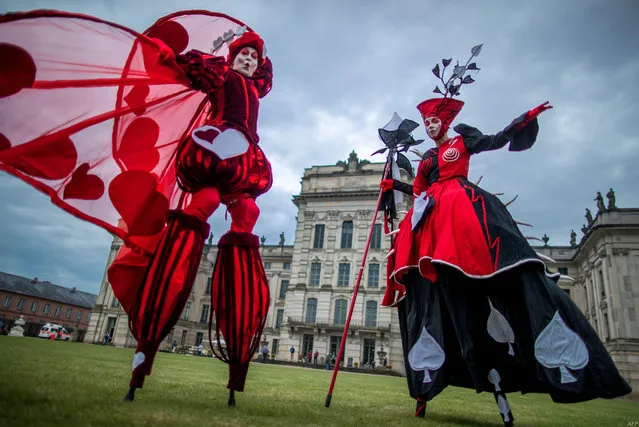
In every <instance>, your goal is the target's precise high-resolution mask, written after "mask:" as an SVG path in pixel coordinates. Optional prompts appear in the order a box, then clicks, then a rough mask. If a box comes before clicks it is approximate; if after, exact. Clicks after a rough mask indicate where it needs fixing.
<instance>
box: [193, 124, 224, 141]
mask: <svg viewBox="0 0 639 427" xmlns="http://www.w3.org/2000/svg"><path fill="white" fill-rule="evenodd" d="M219 134H220V131H219V129H215V128H213V127H212V126H208V127H207V128H206V129H196V130H194V131H193V136H194V137H196V138H199V139H201V140H202V141H206V142H208V143H209V144H213V140H214V139H215V138H217V136H218V135H219Z"/></svg>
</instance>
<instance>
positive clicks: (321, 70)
mask: <svg viewBox="0 0 639 427" xmlns="http://www.w3.org/2000/svg"><path fill="white" fill-rule="evenodd" d="M150 5H152V6H150ZM37 8H46V9H58V10H66V11H72V12H79V13H86V14H91V15H95V16H98V17H100V18H103V19H106V20H110V21H114V22H117V23H120V24H123V25H126V26H128V27H130V28H133V29H134V30H137V31H144V30H145V29H146V28H147V27H148V26H150V25H151V24H152V23H153V22H155V20H157V19H158V18H159V17H161V16H163V15H165V14H168V13H171V12H174V11H177V10H180V9H210V10H215V11H218V12H223V13H226V14H229V15H231V16H233V17H236V18H238V19H240V20H242V21H244V22H245V23H247V24H248V25H250V26H251V27H252V28H254V29H255V30H256V31H258V32H259V33H260V34H261V35H262V36H263V38H264V39H265V41H266V43H267V46H268V52H269V55H270V57H271V59H272V61H273V63H274V67H275V80H274V89H273V91H272V92H271V94H270V95H269V96H268V97H267V98H265V99H264V100H263V102H262V107H261V110H260V122H259V131H260V135H261V144H262V147H263V149H264V150H265V152H266V154H267V156H268V157H269V158H270V160H271V162H272V163H273V167H274V174H275V183H274V186H273V189H272V190H271V191H270V192H269V193H267V194H266V195H264V196H262V197H261V198H260V199H259V200H258V204H259V205H260V208H261V210H262V216H261V218H260V221H259V222H258V224H257V227H256V233H257V234H259V235H266V236H267V238H268V239H267V244H268V243H271V244H275V243H277V241H278V240H279V239H278V235H279V233H280V232H282V231H284V232H285V234H286V236H287V243H290V242H292V241H293V233H294V230H295V216H296V213H297V212H296V208H295V206H294V205H293V204H292V202H291V197H292V196H293V195H294V194H297V193H298V192H299V190H300V184H299V182H300V178H301V176H302V174H303V171H304V168H307V167H310V166H311V165H318V164H335V163H336V162H337V161H339V160H345V159H346V158H347V157H348V154H349V152H350V151H352V150H355V151H356V152H357V153H358V154H359V156H360V158H367V159H370V160H373V161H376V159H373V158H371V157H370V153H372V152H373V151H375V150H376V149H377V148H378V146H379V141H378V140H377V128H378V127H380V126H382V125H383V124H384V123H385V122H386V121H387V120H388V119H389V118H390V117H391V115H392V113H393V112H394V111H397V112H398V113H399V114H400V115H401V116H402V117H407V118H412V119H414V120H416V121H419V114H418V112H417V110H416V109H415V106H416V105H417V104H418V103H419V102H420V101H422V100H424V99H426V98H429V97H431V95H432V93H431V91H432V89H433V87H434V85H435V83H436V82H435V78H434V76H433V75H432V73H431V72H430V70H431V68H432V67H433V66H434V65H435V63H436V62H437V61H440V60H441V58H443V57H447V58H448V57H453V58H457V59H459V60H465V59H466V58H467V56H468V54H469V50H470V47H472V46H473V45H475V44H478V43H483V44H484V47H483V50H482V52H481V54H480V56H479V58H477V59H478V61H477V63H478V66H479V67H480V68H481V69H482V70H481V71H480V72H479V73H478V74H477V75H476V76H475V79H476V81H477V82H476V83H474V84H472V85H469V86H467V87H464V88H463V89H462V94H461V99H463V100H464V101H465V102H466V106H465V108H464V110H463V111H462V112H461V113H460V115H459V116H458V118H457V122H464V123H467V124H470V125H473V126H476V127H478V128H479V129H481V130H482V131H483V132H484V133H492V132H496V131H499V130H501V129H502V128H503V127H504V126H505V125H507V124H508V123H509V122H510V121H511V120H512V119H513V118H514V117H516V116H518V115H519V114H521V113H522V112H524V111H526V110H528V109H529V108H532V107H534V106H536V105H537V104H539V103H541V102H543V101H546V100H549V101H551V103H552V104H553V105H554V107H555V108H554V109H553V110H550V111H548V112H546V113H544V114H543V115H542V116H541V118H540V127H541V129H540V133H539V138H538V141H537V144H536V145H535V146H534V147H533V148H532V149H531V150H529V151H526V152H523V153H510V152H508V151H507V150H502V151H499V152H491V153H484V154H481V155H479V156H476V157H474V158H473V162H472V163H471V172H470V176H471V178H472V179H476V178H478V177H479V176H480V175H483V176H484V179H483V181H482V187H484V188H486V189H488V190H491V191H494V192H504V193H506V196H504V197H508V196H512V195H514V194H517V193H518V194H519V199H518V201H517V202H516V203H515V204H514V205H512V206H511V207H512V209H511V212H513V215H514V217H515V218H517V219H521V220H524V221H526V222H530V223H533V224H534V225H535V230H534V233H536V235H539V236H540V235H542V234H543V233H546V234H548V236H550V238H551V241H550V243H551V244H555V245H566V244H568V242H569V233H570V230H571V229H574V230H575V231H577V232H578V233H579V229H580V227H581V225H582V224H583V223H584V222H585V220H584V216H583V215H584V208H586V207H590V208H591V209H592V210H593V211H595V209H594V201H593V198H594V196H595V193H596V191H601V192H602V193H603V194H605V193H606V192H607V191H608V189H609V188H610V187H614V189H615V191H616V193H617V204H618V206H620V207H639V189H637V183H638V182H639V138H638V137H637V134H636V133H634V130H635V128H636V120H637V118H638V117H639V114H638V113H639V101H638V100H639V85H638V84H637V76H639V30H637V28H636V18H637V17H638V16H639V2H637V1H633V0H627V1H623V0H613V1H610V0H608V1H605V0H601V1H595V0H564V1H555V0H543V1H542V0H539V1H537V0H530V1H518V2H513V1H509V0H504V1H501V0H499V1H497V0H483V1H480V2H478V1H457V2H454V3H450V2H448V3H447V2H441V1H425V0H424V1H419V0H413V1H400V0H389V1H381V0H379V1H377V0H315V1H310V0H290V1H289V0H268V1H242V0H235V1H213V0H201V1H200V0H198V1H178V0H154V1H153V2H148V1H141V0H104V1H98V0H41V1H32V0H4V1H3V2H2V4H1V5H0V12H8V11H18V10H29V9H37ZM415 136H416V137H418V138H420V139H421V138H424V136H425V135H424V128H423V126H420V128H418V129H417V130H416V131H415ZM429 144H430V140H428V141H427V142H425V143H424V145H423V146H422V147H420V148H422V149H426V148H428V146H429ZM377 161H382V159H378V160H377ZM0 200H2V203H1V204H0V218H1V225H0V242H1V244H0V271H6V272H11V273H14V274H18V275H23V276H27V277H32V276H37V277H39V278H41V279H42V280H50V281H52V282H54V283H58V284H60V285H64V286H76V287H78V288H79V289H82V290H85V291H87V292H94V293H97V292H98V290H99V284H100V281H101V278H102V275H103V274H104V268H105V263H106V258H107V254H108V252H109V247H110V242H111V237H110V235H109V234H108V233H106V232H104V231H102V230H101V229H99V228H97V227H96V226H93V225H90V224H88V223H84V222H82V221H80V220H78V219H76V218H74V217H72V216H70V215H68V214H66V213H64V212H63V211H61V210H59V209H58V208H55V207H54V206H53V205H51V204H50V203H49V201H48V199H47V198H46V197H45V196H43V195H41V194H40V193H38V192H37V191H36V190H34V189H32V188H30V187H28V186H27V185H26V184H23V183H22V182H20V181H18V180H16V179H14V178H12V177H10V176H8V175H6V174H3V175H0ZM210 222H211V224H212V230H213V232H214V233H215V236H216V239H217V238H218V237H219V236H220V235H221V234H223V233H224V231H225V230H226V229H227V228H228V225H229V223H228V222H226V221H225V219H224V214H223V212H222V211H219V212H217V213H216V214H215V215H214V216H213V217H212V218H211V220H210Z"/></svg>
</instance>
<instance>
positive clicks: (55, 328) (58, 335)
mask: <svg viewBox="0 0 639 427" xmlns="http://www.w3.org/2000/svg"><path fill="white" fill-rule="evenodd" d="M52 334H55V339H57V340H62V341H70V340H71V334H69V332H68V331H67V330H66V329H65V328H64V326H62V325H57V324H55V323H47V324H45V325H44V326H42V328H40V332H39V333H38V336H39V337H40V338H49V339H50V338H51V335H52Z"/></svg>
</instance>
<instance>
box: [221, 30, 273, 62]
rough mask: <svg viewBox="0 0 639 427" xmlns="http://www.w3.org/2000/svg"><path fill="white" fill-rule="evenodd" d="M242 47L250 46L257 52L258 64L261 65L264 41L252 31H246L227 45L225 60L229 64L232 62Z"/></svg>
mask: <svg viewBox="0 0 639 427" xmlns="http://www.w3.org/2000/svg"><path fill="white" fill-rule="evenodd" d="M244 46H250V47H252V48H254V49H255V50H257V57H258V64H259V63H262V58H263V57H264V40H262V38H261V37H260V36H259V34H257V33H256V32H253V31H246V32H245V33H244V34H242V35H241V36H240V37H238V38H237V39H235V40H234V41H233V43H231V44H230V45H229V56H228V58H227V60H228V62H229V63H232V62H233V60H234V59H235V55H237V53H238V52H239V51H240V49H241V48H243V47H244Z"/></svg>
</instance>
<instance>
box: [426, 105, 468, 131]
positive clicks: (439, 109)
mask: <svg viewBox="0 0 639 427" xmlns="http://www.w3.org/2000/svg"><path fill="white" fill-rule="evenodd" d="M463 106H464V102H463V101H460V100H459V99H454V98H433V99H427V100H426V101H422V102H421V103H420V104H419V105H418V106H417V109H418V110H419V112H420V113H421V115H422V119H426V118H427V117H433V116H435V117H438V118H439V119H440V120H441V121H442V125H443V126H442V127H445V128H446V129H448V127H449V126H450V124H451V123H452V121H453V120H454V119H455V117H456V116H457V114H459V112H460V111H461V109H462V107H463Z"/></svg>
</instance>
